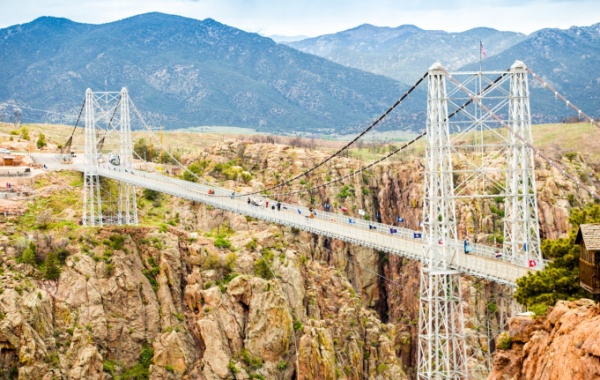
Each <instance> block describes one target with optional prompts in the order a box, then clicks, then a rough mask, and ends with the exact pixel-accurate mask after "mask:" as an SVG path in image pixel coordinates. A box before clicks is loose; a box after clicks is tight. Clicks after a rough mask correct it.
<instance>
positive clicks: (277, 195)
mask: <svg viewBox="0 0 600 380" xmlns="http://www.w3.org/2000/svg"><path fill="white" fill-rule="evenodd" d="M506 75H508V73H507V72H503V73H502V74H501V75H500V76H499V77H498V78H496V79H495V80H494V81H493V82H491V83H489V84H488V85H487V86H486V87H485V88H483V89H482V90H481V92H480V93H479V94H478V96H481V95H482V94H484V93H485V92H487V90H489V89H490V88H491V87H492V86H493V85H495V84H496V83H498V82H499V81H500V80H501V79H502V78H504V77H505V76H506ZM472 102H473V99H469V100H468V101H467V102H465V103H464V104H463V105H462V106H460V107H459V108H457V109H456V110H454V112H452V113H451V114H450V115H448V119H447V120H449V119H450V118H452V117H454V116H455V115H457V114H458V113H459V112H460V111H462V110H464V109H465V108H466V107H467V106H468V105H469V104H471V103H472ZM426 134H427V132H423V133H421V134H420V135H419V136H417V137H415V138H414V139H412V140H411V141H409V142H407V143H406V144H404V145H403V146H401V147H400V148H398V149H396V150H394V151H393V152H390V153H389V154H387V155H386V156H384V157H382V158H380V159H378V160H376V161H374V162H372V163H371V164H368V165H365V166H363V167H362V168H360V169H359V170H356V171H353V172H352V173H350V174H347V175H345V176H342V177H338V178H336V179H333V180H331V181H329V182H326V183H323V184H320V185H316V186H313V187H310V188H307V189H302V190H295V191H290V192H285V193H277V194H270V195H272V196H274V197H284V196H289V195H295V194H301V193H304V192H310V191H313V190H316V189H319V188H321V187H327V186H329V185H332V184H334V183H337V182H341V181H344V180H346V179H348V178H350V177H352V176H354V175H356V174H359V173H362V172H363V171H365V170H367V169H369V168H371V167H373V166H375V165H377V164H379V163H381V162H382V161H385V160H387V159H388V158H390V157H391V156H393V155H395V154H397V153H398V152H400V151H402V150H404V149H406V148H408V147H409V146H410V145H412V144H414V143H415V142H417V141H418V140H420V139H421V138H423V137H424V136H425V135H426ZM275 187H277V186H275ZM275 187H271V189H273V188H275ZM265 191H268V189H265V190H262V192H265ZM257 193H259V192H253V193H245V194H238V195H235V196H236V197H238V196H239V197H244V196H249V195H255V194H257ZM216 197H223V196H216Z"/></svg>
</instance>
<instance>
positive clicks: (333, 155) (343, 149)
mask: <svg viewBox="0 0 600 380" xmlns="http://www.w3.org/2000/svg"><path fill="white" fill-rule="evenodd" d="M428 75H429V74H428V73H427V72H426V73H425V74H423V76H421V78H419V80H418V81H417V82H416V83H415V84H414V85H413V86H412V87H411V88H410V89H409V90H408V91H407V92H406V93H405V94H404V95H402V97H401V98H400V99H398V100H397V101H396V103H394V104H393V105H392V106H391V107H390V108H389V109H388V110H387V111H386V112H384V113H383V114H382V115H381V116H380V117H379V118H378V119H376V120H375V121H374V122H373V123H371V125H370V126H369V127H367V128H366V129H365V130H364V131H363V132H361V133H360V134H359V135H358V136H357V137H355V138H354V139H353V140H352V141H350V142H349V143H347V144H346V145H345V146H344V147H342V148H341V149H339V150H338V151H337V152H335V153H334V154H332V155H331V156H329V157H327V158H326V159H324V160H323V161H321V162H320V163H318V164H317V165H315V166H313V167H312V168H310V169H308V170H306V171H304V172H303V173H301V174H299V175H297V176H295V177H293V178H291V179H289V180H287V181H284V182H281V183H278V184H276V185H274V186H272V187H270V188H267V189H262V190H257V191H254V192H250V193H243V194H236V195H234V197H245V196H250V195H255V194H262V193H264V192H267V191H270V190H273V189H276V188H278V187H283V186H285V185H288V184H290V183H291V182H293V181H295V180H297V179H299V178H302V177H304V176H306V175H308V174H310V173H311V172H313V171H315V170H316V169H318V168H319V167H321V166H322V165H324V164H325V163H327V162H329V161H330V160H332V159H333V158H334V157H337V156H339V155H340V154H341V153H342V152H343V151H345V150H347V149H349V148H350V146H352V145H353V144H354V143H355V142H356V141H357V140H359V139H360V138H361V137H362V136H364V135H365V134H366V133H367V132H369V131H370V130H371V129H373V128H374V127H375V126H376V125H377V124H379V122H381V121H382V120H383V119H385V118H386V117H387V116H388V115H389V113H390V112H392V111H393V110H394V109H395V108H396V107H397V106H399V105H400V104H401V103H402V102H403V101H404V100H405V99H406V98H407V97H408V96H409V95H410V94H411V93H412V92H413V91H414V90H415V89H416V88H417V87H418V86H419V85H420V84H421V82H423V80H424V79H425V78H426V77H427V76H428ZM130 103H131V105H132V106H133V109H134V110H135V112H136V114H137V115H138V117H139V118H140V120H141V121H142V124H144V126H145V127H146V129H147V130H148V131H149V132H150V135H151V137H152V138H153V139H154V140H155V141H156V138H155V137H154V134H153V133H152V129H151V128H150V127H149V126H148V124H146V122H145V121H144V119H143V118H142V116H141V114H140V112H139V110H138V109H137V108H136V107H135V105H134V104H133V102H131V100H130ZM421 137H422V136H421ZM156 142H157V143H158V145H159V146H161V148H162V145H161V144H160V142H158V141H156ZM165 151H166V150H165ZM166 152H167V154H168V155H169V157H170V158H171V159H172V160H173V162H175V163H176V164H177V166H179V167H180V168H181V169H183V170H185V171H186V172H188V173H190V174H191V175H192V176H193V177H195V178H197V179H200V180H201V181H203V182H204V183H206V184H208V185H210V186H214V184H212V183H210V182H208V181H206V180H205V179H204V178H202V177H200V176H198V175H197V174H196V173H194V172H192V171H190V170H189V169H188V168H187V167H186V166H185V165H183V164H182V163H181V162H179V160H177V159H176V158H175V157H173V155H172V154H171V153H170V152H168V151H166Z"/></svg>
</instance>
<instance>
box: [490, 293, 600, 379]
mask: <svg viewBox="0 0 600 380" xmlns="http://www.w3.org/2000/svg"><path fill="white" fill-rule="evenodd" d="M599 322H600V306H599V305H598V304H597V303H596V302H594V301H591V300H585V299H582V300H579V301H574V302H569V301H559V302H558V303H557V305H556V307H554V309H553V310H552V311H551V312H550V313H549V314H548V316H547V317H546V318H541V317H538V318H536V319H533V318H532V317H529V316H521V317H516V318H514V319H512V320H511V322H510V329H509V332H508V333H505V334H503V336H502V338H501V339H502V343H503V344H502V345H503V347H502V348H503V349H501V350H498V351H497V352H496V355H495V357H494V368H493V372H492V373H491V374H490V376H489V377H488V379H489V380H506V379H510V380H521V379H523V380H525V379H561V380H589V379H598V378H600V345H599V337H600V323H599Z"/></svg>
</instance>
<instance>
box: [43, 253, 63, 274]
mask: <svg viewBox="0 0 600 380" xmlns="http://www.w3.org/2000/svg"><path fill="white" fill-rule="evenodd" d="M59 276H60V267H59V262H58V258H57V257H56V253H54V252H50V253H49V254H48V256H47V257H46V264H45V269H44V277H46V278H47V279H49V280H56V279H58V277H59Z"/></svg>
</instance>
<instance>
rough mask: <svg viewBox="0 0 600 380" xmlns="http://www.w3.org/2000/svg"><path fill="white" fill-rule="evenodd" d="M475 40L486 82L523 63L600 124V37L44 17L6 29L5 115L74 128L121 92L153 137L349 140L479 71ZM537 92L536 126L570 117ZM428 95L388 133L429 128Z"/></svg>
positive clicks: (592, 31) (0, 65)
mask: <svg viewBox="0 0 600 380" xmlns="http://www.w3.org/2000/svg"><path fill="white" fill-rule="evenodd" d="M479 41H482V44H483V46H484V49H485V51H486V55H487V57H486V58H485V59H484V60H483V61H482V65H483V68H484V70H487V69H492V70H500V69H502V70H504V69H506V68H508V67H510V65H511V64H512V63H513V62H514V61H515V60H516V59H519V60H522V61H524V62H526V63H527V64H528V65H529V66H530V67H532V68H533V70H534V71H536V72H537V73H538V74H540V75H541V76H543V77H544V78H545V79H546V80H547V81H548V82H549V83H551V84H552V85H553V86H555V88H556V89H557V90H558V91H560V92H563V93H564V94H565V95H566V96H567V97H568V98H569V99H570V100H571V101H572V102H573V103H574V104H577V105H578V106H580V107H582V108H583V109H584V111H586V112H587V113H588V114H591V115H600V98H599V96H600V95H599V93H598V91H597V88H598V84H599V83H600V75H599V74H597V72H596V71H595V68H596V67H597V66H598V63H600V59H599V58H600V43H599V42H600V24H596V25H593V26H591V27H573V28H570V29H568V30H559V29H544V30H541V31H538V32H535V33H533V34H531V35H529V36H525V35H523V34H519V33H513V32H500V31H496V30H494V29H489V28H477V29H472V30H469V31H466V32H462V33H447V32H443V31H427V30H422V29H419V28H417V27H415V26H412V25H404V26H400V27H397V28H385V27H375V26H371V25H362V26H359V27H357V28H354V29H351V30H347V31H343V32H340V33H336V34H332V35H327V36H321V37H316V38H310V39H305V40H302V41H296V42H287V45H286V43H280V44H278V43H275V42H274V41H273V40H272V39H270V38H266V37H262V36H260V35H258V34H254V33H247V32H244V31H242V30H239V29H236V28H233V27H230V26H227V25H224V24H221V23H219V22H217V21H215V20H213V19H205V20H202V21H199V20H194V19H189V18H184V17H180V16H172V15H166V14H161V13H148V14H143V15H138V16H134V17H131V18H127V19H124V20H120V21H116V22H112V23H107V24H101V25H91V24H81V23H76V22H73V21H70V20H67V19H63V18H54V17H41V18H39V19H36V20H34V21H32V22H30V23H27V24H22V25H15V26H11V27H9V28H5V29H1V30H0V102H5V103H13V104H16V105H18V106H20V107H21V108H23V110H24V111H23V120H26V121H46V122H67V123H74V122H75V117H76V115H77V113H78V111H79V109H80V107H81V103H82V102H83V97H84V92H85V89H86V88H88V87H89V88H92V90H94V91H104V90H106V89H108V90H113V91H118V90H120V88H121V87H127V88H128V90H129V94H130V96H131V98H132V99H133V101H134V103H135V104H136V107H137V108H138V109H139V110H140V111H141V113H142V114H143V116H144V118H145V120H146V121H147V122H148V123H149V124H151V125H155V126H157V125H159V124H160V125H164V126H165V127H166V128H186V127H192V126H199V125H229V126H239V127H250V128H255V129H258V130H260V131H265V132H271V133H281V134H292V133H298V132H302V133H310V134H331V133H344V132H349V131H356V130H360V129H363V128H364V127H366V126H368V125H369V124H370V123H371V122H372V121H373V120H374V119H376V118H377V117H379V116H380V115H381V114H382V113H383V112H385V111H386V110H387V109H388V108H389V107H390V106H391V105H392V104H393V103H394V102H395V101H396V100H397V99H398V98H399V97H400V96H402V95H403V94H404V93H405V92H406V90H407V89H408V88H409V87H410V85H412V84H413V83H414V82H415V81H416V80H417V79H418V78H419V77H420V76H421V75H422V74H423V73H424V72H425V71H426V70H427V69H428V68H429V66H430V65H431V64H432V63H433V62H434V61H440V62H442V64H444V66H446V67H447V68H448V69H450V70H457V69H468V70H474V69H478V68H479V59H480V49H479ZM532 83H533V82H532ZM530 87H531V92H532V110H534V121H550V120H557V119H560V118H562V117H565V116H568V115H569V112H566V110H565V107H564V105H557V102H556V101H555V100H554V97H553V95H552V94H551V93H549V92H547V91H544V90H543V89H541V88H539V86H538V85H536V84H532V85H531V86H530ZM425 90H426V89H425V86H421V88H418V89H417V91H416V92H415V93H414V94H413V95H414V96H411V97H410V98H409V101H407V102H405V103H403V104H402V106H401V107H399V110H398V111H397V112H394V113H393V114H390V116H391V117H390V118H389V119H390V120H389V121H388V122H387V124H385V125H384V126H383V128H384V129H385V128H387V129H392V128H396V129H397V128H400V129H411V130H419V129H422V128H423V117H424V115H425V112H426V109H425ZM0 108H2V107H0ZM4 108H5V109H6V106H4ZM31 109H43V110H48V111H52V113H36V112H33V111H31ZM0 113H1V110H0ZM0 116H1V115H0Z"/></svg>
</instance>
